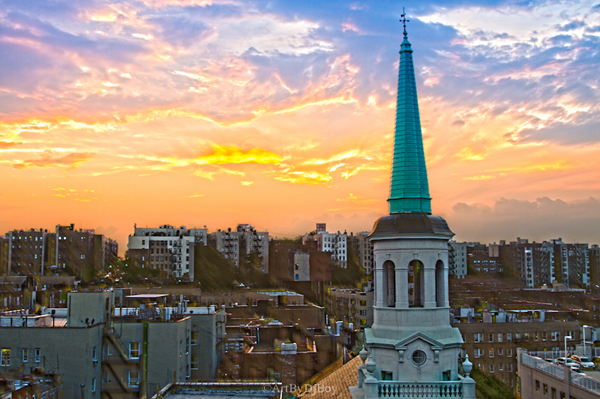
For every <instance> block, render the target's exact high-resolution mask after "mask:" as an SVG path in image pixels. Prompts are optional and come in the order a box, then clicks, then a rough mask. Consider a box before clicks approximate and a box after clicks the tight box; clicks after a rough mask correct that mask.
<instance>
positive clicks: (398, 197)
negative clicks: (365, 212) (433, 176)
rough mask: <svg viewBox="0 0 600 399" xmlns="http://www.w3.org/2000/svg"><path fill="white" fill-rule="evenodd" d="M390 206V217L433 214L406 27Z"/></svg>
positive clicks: (401, 61)
mask: <svg viewBox="0 0 600 399" xmlns="http://www.w3.org/2000/svg"><path fill="white" fill-rule="evenodd" d="M388 203H389V211H390V214H396V213H402V212H411V213H425V214H431V198H430V197H429V183H428V181H427V168H426V166H425V153H424V151H423V137H422V134H421V120H420V116H419V103H418V100H417V84H416V82H415V70H414V65H413V58H412V48H411V45H410V42H409V41H408V36H407V34H406V26H405V28H404V41H403V42H402V45H401V48H400V70H399V73H398V98H397V102H396V129H395V133H394V158H393V162H392V178H391V183H390V197H389V199H388Z"/></svg>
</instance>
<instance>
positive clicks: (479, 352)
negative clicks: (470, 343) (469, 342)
mask: <svg viewBox="0 0 600 399" xmlns="http://www.w3.org/2000/svg"><path fill="white" fill-rule="evenodd" d="M473 351H474V352H475V353H474V355H475V357H476V358H480V357H483V353H484V352H483V349H482V348H474V349H473ZM495 353H497V354H498V356H504V348H498V349H497V350H494V348H489V349H488V357H494V354H495ZM512 353H513V351H512V348H506V356H507V357H512Z"/></svg>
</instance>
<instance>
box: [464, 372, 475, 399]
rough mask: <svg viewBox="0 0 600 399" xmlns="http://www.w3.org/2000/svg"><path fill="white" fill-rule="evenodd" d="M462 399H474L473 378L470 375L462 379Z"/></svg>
mask: <svg viewBox="0 0 600 399" xmlns="http://www.w3.org/2000/svg"><path fill="white" fill-rule="evenodd" d="M462 397H463V399H475V380H474V379H472V378H471V377H464V378H463V380H462Z"/></svg>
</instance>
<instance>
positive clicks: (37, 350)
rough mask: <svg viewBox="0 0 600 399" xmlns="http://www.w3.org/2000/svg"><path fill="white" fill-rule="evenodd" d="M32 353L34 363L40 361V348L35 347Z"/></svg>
mask: <svg viewBox="0 0 600 399" xmlns="http://www.w3.org/2000/svg"><path fill="white" fill-rule="evenodd" d="M33 355H34V358H35V362H36V363H39V362H40V361H42V350H41V349H40V348H35V350H34V352H33Z"/></svg>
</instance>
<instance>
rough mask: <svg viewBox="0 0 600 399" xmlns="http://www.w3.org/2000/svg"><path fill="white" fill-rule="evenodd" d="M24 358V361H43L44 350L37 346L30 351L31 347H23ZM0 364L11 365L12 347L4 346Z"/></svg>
mask: <svg viewBox="0 0 600 399" xmlns="http://www.w3.org/2000/svg"><path fill="white" fill-rule="evenodd" d="M21 354H22V359H23V363H27V362H35V363H39V362H41V361H42V350H41V349H40V348H35V349H34V350H33V352H32V351H30V349H29V348H23V349H22V352H21ZM0 366H3V367H8V366H10V348H2V357H1V359H0Z"/></svg>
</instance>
